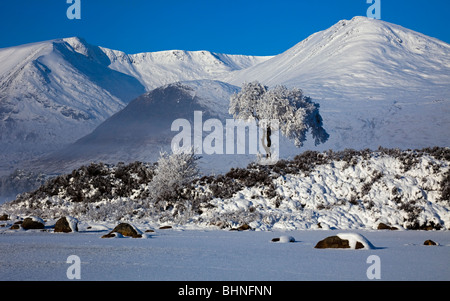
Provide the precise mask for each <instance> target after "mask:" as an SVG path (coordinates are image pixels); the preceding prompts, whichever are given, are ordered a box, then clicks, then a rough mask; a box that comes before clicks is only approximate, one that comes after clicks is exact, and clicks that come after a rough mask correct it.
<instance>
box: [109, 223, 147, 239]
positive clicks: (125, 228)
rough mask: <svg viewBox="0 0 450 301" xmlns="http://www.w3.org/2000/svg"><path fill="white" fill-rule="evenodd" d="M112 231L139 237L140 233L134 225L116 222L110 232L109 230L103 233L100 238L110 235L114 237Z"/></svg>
mask: <svg viewBox="0 0 450 301" xmlns="http://www.w3.org/2000/svg"><path fill="white" fill-rule="evenodd" d="M114 232H116V233H119V234H121V235H123V236H129V237H133V238H141V237H142V235H141V234H140V233H138V231H137V230H136V228H135V227H133V226H131V225H130V224H127V223H120V224H118V225H117V226H116V227H115V228H114V229H113V230H112V231H111V232H109V233H108V234H106V235H103V236H102V238H110V237H116V235H115V234H114Z"/></svg>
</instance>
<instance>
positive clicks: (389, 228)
mask: <svg viewBox="0 0 450 301" xmlns="http://www.w3.org/2000/svg"><path fill="white" fill-rule="evenodd" d="M377 229H378V230H398V228H396V227H391V226H389V225H386V224H384V223H379V224H378V227H377Z"/></svg>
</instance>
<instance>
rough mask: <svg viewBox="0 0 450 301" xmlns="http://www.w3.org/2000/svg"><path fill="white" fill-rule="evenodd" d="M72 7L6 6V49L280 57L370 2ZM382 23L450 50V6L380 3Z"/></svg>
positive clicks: (45, 2)
mask: <svg viewBox="0 0 450 301" xmlns="http://www.w3.org/2000/svg"><path fill="white" fill-rule="evenodd" d="M79 1H80V3H81V20H69V19H68V18H67V15H66V11H67V9H68V8H69V6H70V5H71V4H67V3H66V0H39V1H37V0H20V1H18V0H2V1H0V28H1V29H0V48H3V47H9V46H14V45H20V44H25V43H31V42H37V41H44V40H50V39H56V38H64V37H71V36H80V37H83V38H85V39H86V40H87V41H88V42H89V43H91V44H94V45H100V46H104V47H107V48H112V49H117V50H122V51H125V52H127V53H138V52H147V51H160V50H172V49H182V50H209V51H214V52H218V53H229V54H248V55H275V54H279V53H281V52H283V51H285V50H287V49H288V48H290V47H292V46H294V45H295V44H296V43H298V42H300V41H302V40H303V39H305V38H307V37H308V36H309V35H311V34H313V33H315V32H317V31H319V30H324V29H327V28H328V27H330V26H332V25H333V24H335V23H337V22H338V21H339V20H342V19H351V18H352V17H354V16H365V15H366V12H367V9H368V8H369V6H371V4H367V3H366V0H316V1H311V0H309V1H304V0H277V1H274V0H270V1H268V0H247V1H245V0H241V1H235V0H223V1H216V0H183V1H180V0H173V1H168V0H164V1H155V0H79ZM379 1H381V19H382V20H385V21H388V22H391V23H395V24H399V25H402V26H404V27H407V28H410V29H413V30H416V31H419V32H421V33H424V34H426V35H429V36H432V37H435V38H438V39H441V40H443V41H445V42H447V43H450V22H449V21H448V20H449V19H450V18H449V17H448V16H447V15H448V13H449V12H450V1H448V0H427V1H422V0H421V1H419V0H410V1H408V0H379Z"/></svg>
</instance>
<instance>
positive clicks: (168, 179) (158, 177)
mask: <svg viewBox="0 0 450 301" xmlns="http://www.w3.org/2000/svg"><path fill="white" fill-rule="evenodd" d="M197 159H198V157H197V156H196V155H195V154H194V151H193V150H192V151H191V152H182V153H174V154H171V155H169V154H167V153H161V154H160V158H159V160H158V164H157V167H156V169H155V174H154V176H153V179H152V182H151V183H150V196H151V198H152V199H153V200H154V201H155V202H156V203H160V205H161V206H162V207H166V206H167V205H169V204H170V205H173V202H176V200H177V195H178V191H179V189H181V188H182V187H183V186H184V185H185V184H187V183H189V182H190V181H192V180H193V179H195V177H197V175H198V174H199V170H198V167H197V162H196V161H197ZM161 202H162V203H161Z"/></svg>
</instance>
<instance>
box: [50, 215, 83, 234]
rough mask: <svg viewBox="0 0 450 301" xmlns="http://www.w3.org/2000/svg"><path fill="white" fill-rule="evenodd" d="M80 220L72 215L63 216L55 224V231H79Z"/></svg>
mask: <svg viewBox="0 0 450 301" xmlns="http://www.w3.org/2000/svg"><path fill="white" fill-rule="evenodd" d="M77 224H78V221H77V220H76V219H75V218H73V217H70V216H63V217H61V218H60V219H59V220H58V221H57V222H56V224H55V232H64V233H69V232H78V225H77Z"/></svg>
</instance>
